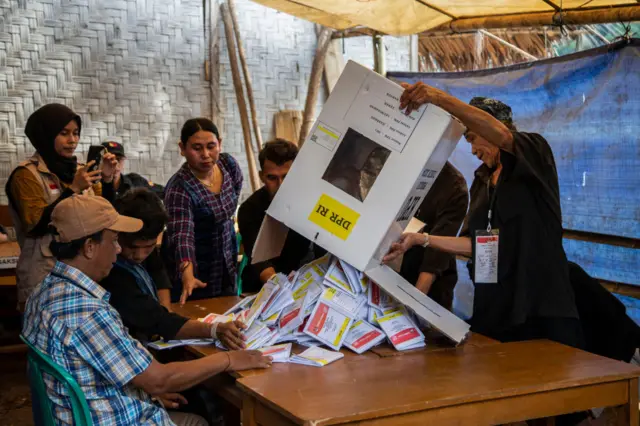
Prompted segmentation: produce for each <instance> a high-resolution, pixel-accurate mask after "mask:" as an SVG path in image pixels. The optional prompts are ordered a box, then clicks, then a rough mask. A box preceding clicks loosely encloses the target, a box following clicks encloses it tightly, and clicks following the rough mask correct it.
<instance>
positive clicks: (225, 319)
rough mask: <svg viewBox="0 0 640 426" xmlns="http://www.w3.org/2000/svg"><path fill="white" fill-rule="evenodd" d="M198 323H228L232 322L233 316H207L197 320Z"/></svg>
mask: <svg viewBox="0 0 640 426" xmlns="http://www.w3.org/2000/svg"><path fill="white" fill-rule="evenodd" d="M198 321H200V322H204V323H205V324H215V323H223V322H229V321H233V314H232V315H220V314H209V315H207V316H206V317H204V318H199V319H198Z"/></svg>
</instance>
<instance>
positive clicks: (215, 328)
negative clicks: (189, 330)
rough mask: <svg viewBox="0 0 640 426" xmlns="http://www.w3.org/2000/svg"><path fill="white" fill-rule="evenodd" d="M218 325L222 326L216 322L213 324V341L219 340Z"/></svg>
mask: <svg viewBox="0 0 640 426" xmlns="http://www.w3.org/2000/svg"><path fill="white" fill-rule="evenodd" d="M218 324H220V323H219V322H214V323H213V324H211V338H212V339H217V338H218V335H217V330H218Z"/></svg>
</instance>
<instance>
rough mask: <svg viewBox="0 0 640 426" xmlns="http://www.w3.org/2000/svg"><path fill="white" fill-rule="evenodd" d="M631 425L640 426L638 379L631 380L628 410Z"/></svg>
mask: <svg viewBox="0 0 640 426" xmlns="http://www.w3.org/2000/svg"><path fill="white" fill-rule="evenodd" d="M626 411H628V413H627V415H628V418H629V425H631V426H638V424H640V419H639V413H638V378H635V379H631V380H629V402H628V403H627V410H626Z"/></svg>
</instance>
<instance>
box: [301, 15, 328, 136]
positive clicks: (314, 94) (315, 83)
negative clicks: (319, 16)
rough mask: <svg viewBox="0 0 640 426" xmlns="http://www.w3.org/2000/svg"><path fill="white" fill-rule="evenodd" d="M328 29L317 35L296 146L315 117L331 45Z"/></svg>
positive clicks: (307, 132)
mask: <svg viewBox="0 0 640 426" xmlns="http://www.w3.org/2000/svg"><path fill="white" fill-rule="evenodd" d="M332 32H333V30H331V29H330V28H326V27H324V28H322V31H320V35H318V46H317V47H316V55H315V57H314V58H313V64H312V65H311V74H310V75H309V88H308V90H307V100H306V102H305V104H304V115H303V117H302V127H301V128H300V140H298V146H299V147H302V145H303V144H304V140H305V139H306V138H307V135H308V134H309V130H311V125H312V124H313V120H314V119H315V116H316V101H317V99H318V90H319V87H320V83H321V82H322V71H323V70H324V61H325V58H326V56H327V50H328V49H329V45H330V43H331V33H332Z"/></svg>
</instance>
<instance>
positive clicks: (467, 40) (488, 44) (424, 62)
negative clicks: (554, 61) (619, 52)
mask: <svg viewBox="0 0 640 426" xmlns="http://www.w3.org/2000/svg"><path fill="white" fill-rule="evenodd" d="M564 30H565V32H564V33H563V31H561V30H560V29H559V28H547V27H543V28H530V29H511V30H492V31H491V34H493V35H496V36H498V37H500V38H501V39H503V40H504V41H506V42H508V43H511V44H513V45H515V46H516V47H518V48H520V49H522V50H524V51H525V52H527V53H529V54H531V55H533V56H535V57H536V58H538V59H544V58H547V57H552V56H558V55H564V54H567V53H573V52H575V51H578V50H584V49H589V48H592V47H597V46H601V45H603V44H605V40H604V39H606V40H608V41H613V40H615V39H616V38H619V37H622V36H623V35H625V33H626V26H625V25H623V24H605V25H593V26H581V27H565V28H564ZM630 35H635V36H636V37H637V36H638V35H640V24H637V23H636V24H632V25H631V28H630ZM603 38H604V39H603ZM420 55H421V58H420V63H419V65H420V71H421V72H454V71H471V70H474V69H484V68H494V67H499V66H507V65H513V64H517V63H521V62H528V61H531V60H532V59H531V58H528V57H526V56H525V55H523V54H522V53H519V52H517V51H516V50H515V49H512V48H510V47H508V46H506V45H505V44H503V43H500V42H499V41H497V40H495V39H493V38H491V37H489V36H486V35H483V34H482V33H481V32H473V33H464V34H451V35H429V34H421V35H420Z"/></svg>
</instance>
